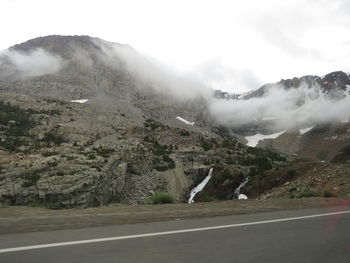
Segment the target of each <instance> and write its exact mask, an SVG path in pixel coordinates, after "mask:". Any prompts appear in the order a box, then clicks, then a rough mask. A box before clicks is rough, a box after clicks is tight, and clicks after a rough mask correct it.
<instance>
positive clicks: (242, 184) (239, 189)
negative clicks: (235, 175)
mask: <svg viewBox="0 0 350 263" xmlns="http://www.w3.org/2000/svg"><path fill="white" fill-rule="evenodd" d="M247 183H248V177H247V178H245V179H244V180H243V182H242V183H241V184H240V185H239V186H238V187H237V188H236V190H235V193H234V196H235V197H237V198H238V199H247V196H246V195H243V194H240V192H241V189H242V187H243V186H245V185H246V184H247ZM240 196H241V198H239V197H240Z"/></svg>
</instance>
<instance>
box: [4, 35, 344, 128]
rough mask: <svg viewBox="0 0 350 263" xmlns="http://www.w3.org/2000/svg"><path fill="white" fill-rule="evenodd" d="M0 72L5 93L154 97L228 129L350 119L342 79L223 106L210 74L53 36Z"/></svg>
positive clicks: (296, 84)
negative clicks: (177, 69)
mask: <svg viewBox="0 0 350 263" xmlns="http://www.w3.org/2000/svg"><path fill="white" fill-rule="evenodd" d="M0 65H1V69H0V80H2V81H4V82H5V83H6V84H5V86H6V90H17V91H19V90H20V91H21V92H27V93H30V94H42V95H47V96H55V97H57V96H58V97H60V98H68V97H67V96H70V98H71V99H74V98H85V97H86V98H87V97H95V96H110V95H112V96H117V97H119V98H120V97H123V98H124V100H127V101H130V102H132V103H135V102H136V101H138V100H139V97H140V96H141V95H140V94H143V95H142V96H146V97H147V99H146V100H154V99H155V97H157V98H158V99H157V100H158V101H162V102H164V103H165V102H166V103H169V104H174V103H175V104H176V103H183V102H186V103H185V104H186V105H187V106H186V107H187V108H191V106H189V104H191V103H192V104H193V105H192V106H194V107H195V108H198V107H199V108H202V109H203V107H204V108H206V109H208V111H209V112H208V113H209V115H208V116H207V118H210V119H212V121H213V123H215V124H220V125H225V126H227V127H233V128H239V127H242V126H252V125H255V126H256V125H258V126H261V127H263V126H266V123H265V122H268V123H267V125H268V126H269V128H268V130H270V131H280V130H287V129H293V128H303V127H309V126H314V125H317V124H321V123H330V122H342V121H347V120H349V118H350V115H349V112H350V103H349V96H348V95H349V90H348V87H349V85H350V80H349V76H348V75H347V74H346V73H344V72H335V73H330V74H328V75H326V76H324V77H318V76H304V77H301V78H293V79H288V80H281V81H280V82H278V83H275V84H266V85H264V86H262V87H261V88H258V89H256V90H254V91H253V92H250V93H249V94H243V95H230V96H231V98H234V99H233V100H228V99H227V97H221V98H218V97H217V96H216V98H215V97H213V92H214V91H213V90H212V89H210V88H209V87H210V86H211V85H210V83H205V82H206V80H208V79H210V78H211V76H209V75H210V74H209V75H208V78H206V76H201V77H196V78H194V79H196V80H191V79H190V77H189V76H180V75H178V74H176V73H174V72H171V71H169V70H165V69H164V67H162V65H155V64H154V63H153V62H150V61H149V60H147V59H146V58H145V57H143V56H142V55H141V54H139V53H138V52H137V51H136V50H134V49H133V48H132V47H130V46H129V45H122V44H117V43H111V42H108V41H105V40H102V39H98V38H92V37H89V36H56V35H54V36H47V37H40V38H36V39H32V40H29V41H27V42H25V43H22V44H19V45H16V46H13V47H11V48H9V49H8V50H5V51H2V52H1V55H0ZM206 67H207V68H210V66H209V65H207V66H206ZM217 71H218V70H216V71H215V72H216V73H215V75H216V76H217V77H220V74H221V73H220V72H217ZM211 72H213V70H211ZM226 73H227V72H226ZM226 73H225V74H226ZM211 74H212V73H211ZM223 74H224V73H223ZM18 80H19V81H20V82H18ZM234 88H235V87H232V89H234ZM226 94H227V93H226ZM142 96H141V97H142ZM198 99H199V100H198ZM195 103H197V104H201V106H199V105H194V104H195ZM181 107H182V106H181ZM325 109H327V110H326V111H325ZM198 114H199V112H197V119H198Z"/></svg>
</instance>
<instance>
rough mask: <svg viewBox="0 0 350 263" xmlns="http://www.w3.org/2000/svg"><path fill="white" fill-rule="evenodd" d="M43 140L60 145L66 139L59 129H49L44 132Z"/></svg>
mask: <svg viewBox="0 0 350 263" xmlns="http://www.w3.org/2000/svg"><path fill="white" fill-rule="evenodd" d="M43 141H45V142H48V143H50V142H53V143H54V144H57V145H60V144H61V143H63V142H65V139H64V136H63V135H62V134H59V133H58V132H57V131H49V132H46V133H45V134H44V138H43Z"/></svg>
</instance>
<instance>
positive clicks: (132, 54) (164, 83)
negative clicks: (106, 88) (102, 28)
mask: <svg viewBox="0 0 350 263" xmlns="http://www.w3.org/2000/svg"><path fill="white" fill-rule="evenodd" d="M97 43H98V44H99V45H100V46H101V48H102V50H103V52H104V54H105V57H104V61H105V63H107V64H109V65H110V66H112V67H114V68H115V69H124V70H127V72H129V73H130V74H131V75H132V76H134V77H135V79H136V80H137V81H138V84H139V86H140V88H143V89H145V88H147V87H148V88H151V89H153V90H155V91H157V92H160V93H163V94H166V95H170V96H174V97H176V98H177V99H193V98H196V97H198V96H205V97H209V96H210V95H211V94H212V90H211V89H210V88H209V87H208V86H207V85H204V84H203V83H201V82H200V81H198V80H194V79H193V78H192V77H191V76H188V75H182V74H179V73H178V72H176V71H175V70H171V69H170V68H169V67H167V66H165V65H162V64H161V63H160V62H156V60H152V61H150V60H149V59H147V58H146V57H145V56H143V55H141V54H140V53H138V52H137V51H136V50H134V49H133V48H132V47H130V46H128V45H119V44H114V43H109V42H104V41H101V42H97Z"/></svg>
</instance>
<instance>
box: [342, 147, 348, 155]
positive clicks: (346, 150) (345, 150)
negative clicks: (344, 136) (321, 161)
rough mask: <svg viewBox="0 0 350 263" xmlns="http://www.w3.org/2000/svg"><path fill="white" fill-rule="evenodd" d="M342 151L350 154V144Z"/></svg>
mask: <svg viewBox="0 0 350 263" xmlns="http://www.w3.org/2000/svg"><path fill="white" fill-rule="evenodd" d="M341 152H342V153H343V154H345V155H350V145H347V146H345V147H344V148H343V149H342V150H341Z"/></svg>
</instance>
